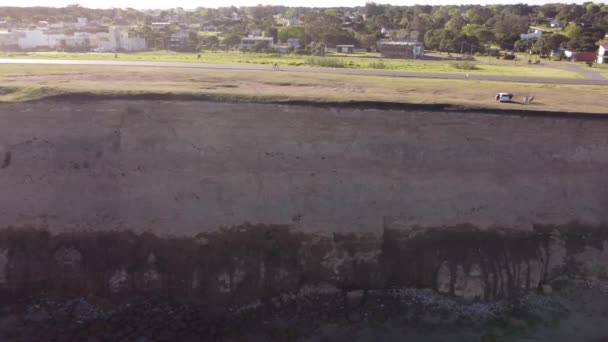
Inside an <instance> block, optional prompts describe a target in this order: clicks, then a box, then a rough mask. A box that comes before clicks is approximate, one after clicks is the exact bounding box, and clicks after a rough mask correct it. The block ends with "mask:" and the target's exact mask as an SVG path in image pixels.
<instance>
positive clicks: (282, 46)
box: [274, 38, 302, 54]
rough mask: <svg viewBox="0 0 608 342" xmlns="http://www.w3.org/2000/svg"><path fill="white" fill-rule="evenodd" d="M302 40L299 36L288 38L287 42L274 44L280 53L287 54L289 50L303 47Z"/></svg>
mask: <svg viewBox="0 0 608 342" xmlns="http://www.w3.org/2000/svg"><path fill="white" fill-rule="evenodd" d="M301 47H302V45H301V44H300V40H299V39H298V38H289V39H287V43H281V42H279V43H278V44H275V45H274V48H275V49H277V51H279V53H282V54H286V53H289V51H293V50H297V49H299V48H301Z"/></svg>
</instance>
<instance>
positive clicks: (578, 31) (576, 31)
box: [564, 22, 583, 40]
mask: <svg viewBox="0 0 608 342" xmlns="http://www.w3.org/2000/svg"><path fill="white" fill-rule="evenodd" d="M564 34H565V35H566V37H568V38H570V39H571V40H577V39H578V38H579V37H580V36H581V35H582V34H583V28H582V27H580V26H578V25H577V24H576V23H574V22H570V23H568V25H567V26H566V27H565V28H564Z"/></svg>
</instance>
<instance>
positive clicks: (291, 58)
mask: <svg viewBox="0 0 608 342" xmlns="http://www.w3.org/2000/svg"><path fill="white" fill-rule="evenodd" d="M0 58H38V59H84V60H125V61H163V62H189V63H249V64H267V65H271V64H274V63H278V64H279V65H287V66H313V67H314V66H321V67H322V66H332V67H344V68H355V69H386V70H401V71H411V72H437V73H464V72H465V71H463V70H459V69H457V68H455V67H454V64H455V62H453V61H428V60H403V59H401V60H399V59H378V58H369V57H352V55H351V56H343V57H337V56H336V57H315V58H311V57H309V56H300V55H285V56H282V55H277V54H264V53H242V52H205V53H202V54H201V58H200V59H198V55H197V54H194V53H176V52H170V51H154V52H142V53H132V54H118V55H117V58H115V55H114V54H113V53H62V52H45V53H42V52H39V53H10V54H4V55H0ZM318 61H327V62H328V63H318ZM475 66H476V67H475V69H474V70H466V72H467V73H470V74H479V75H504V76H526V77H549V78H551V77H553V78H582V77H583V76H582V75H580V74H578V73H576V72H573V71H569V70H563V69H559V68H551V67H547V66H539V65H527V64H523V63H521V65H513V64H505V63H500V64H499V63H496V62H493V61H491V60H488V61H485V60H482V61H480V62H477V63H476V64H475Z"/></svg>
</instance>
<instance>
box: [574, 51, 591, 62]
mask: <svg viewBox="0 0 608 342" xmlns="http://www.w3.org/2000/svg"><path fill="white" fill-rule="evenodd" d="M572 60H573V61H574V62H595V61H596V60H597V52H575V53H574V54H573V56H572Z"/></svg>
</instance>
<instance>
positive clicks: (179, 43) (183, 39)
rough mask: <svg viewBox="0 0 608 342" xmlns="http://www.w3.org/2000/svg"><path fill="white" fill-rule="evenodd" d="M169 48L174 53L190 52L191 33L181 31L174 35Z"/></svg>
mask: <svg viewBox="0 0 608 342" xmlns="http://www.w3.org/2000/svg"><path fill="white" fill-rule="evenodd" d="M169 44H170V45H169V48H170V49H171V50H174V51H188V50H190V48H191V47H190V32H188V31H179V32H177V33H174V34H172V35H171V37H170V41H169Z"/></svg>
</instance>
